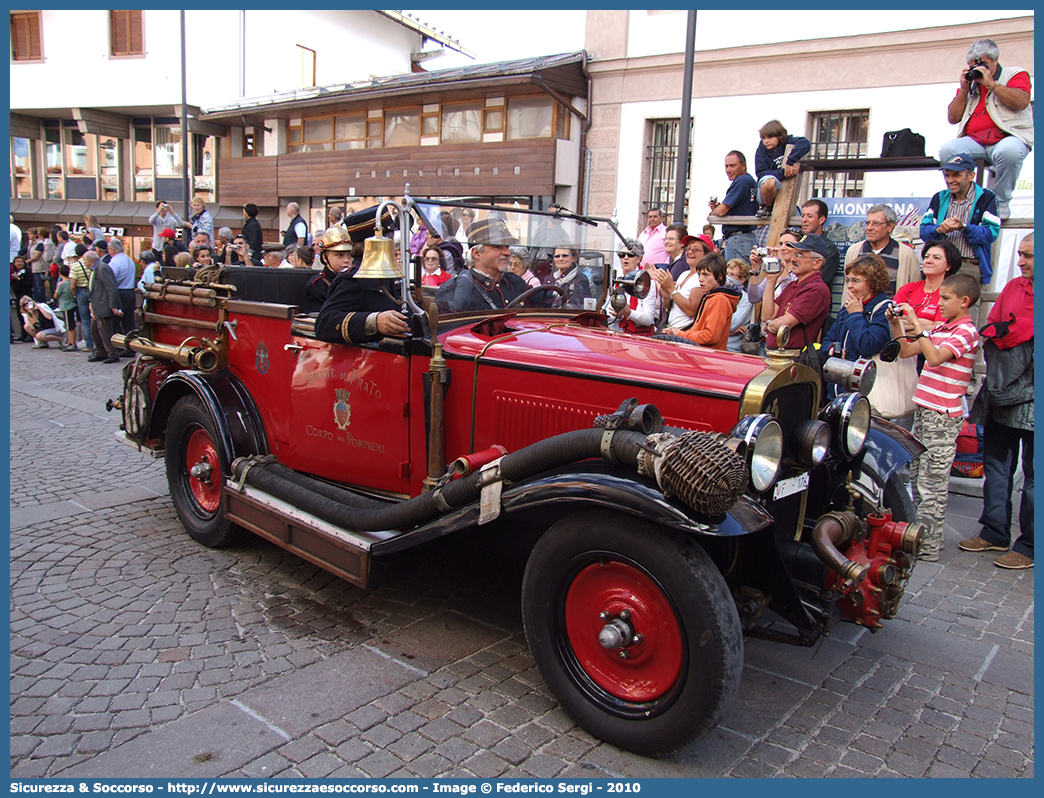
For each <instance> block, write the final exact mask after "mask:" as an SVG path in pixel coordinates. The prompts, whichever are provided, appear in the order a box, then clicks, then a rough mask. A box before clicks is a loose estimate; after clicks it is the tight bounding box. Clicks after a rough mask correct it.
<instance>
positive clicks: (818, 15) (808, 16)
mask: <svg viewBox="0 0 1044 798" xmlns="http://www.w3.org/2000/svg"><path fill="white" fill-rule="evenodd" d="M687 14H688V12H687V11H631V12H629V24H630V27H629V29H628V34H627V56H628V58H639V57H641V56H648V55H661V54H663V53H680V52H683V51H684V50H685V21H686V17H687ZM1027 14H1032V11H1028V10H1026V9H1023V10H1019V11H998V10H996V9H988V8H981V9H947V10H946V11H945V12H943V13H940V11H939V10H937V9H926V10H920V11H917V10H912V9H903V10H901V11H900V10H899V9H891V8H890V9H886V10H883V11H882V10H881V9H877V8H874V9H872V10H851V11H844V10H838V9H817V10H815V11H791V10H780V11H777V12H770V11H766V10H765V9H759V10H749V11H744V10H737V9H734V8H728V9H714V10H709V11H708V10H704V9H700V10H699V11H697V13H696V50H697V51H701V50H717V49H724V48H726V47H742V46H744V45H751V44H770V43H780V42H789V41H794V40H795V39H797V38H799V37H800V38H806V39H807V38H810V37H812V36H814V37H816V38H817V39H822V38H829V37H832V36H850V35H852V34H854V33H862V34H867V33H885V32H888V31H901V30H918V29H920V28H932V27H938V26H939V25H960V24H964V23H974V22H987V21H989V20H994V19H1008V18H1012V17H1021V16H1026V15H1027ZM759 21H761V22H764V23H766V24H759ZM768 23H772V24H768ZM983 36H989V33H988V32H984V33H983ZM903 127H906V126H905V125H904V126H903Z"/></svg>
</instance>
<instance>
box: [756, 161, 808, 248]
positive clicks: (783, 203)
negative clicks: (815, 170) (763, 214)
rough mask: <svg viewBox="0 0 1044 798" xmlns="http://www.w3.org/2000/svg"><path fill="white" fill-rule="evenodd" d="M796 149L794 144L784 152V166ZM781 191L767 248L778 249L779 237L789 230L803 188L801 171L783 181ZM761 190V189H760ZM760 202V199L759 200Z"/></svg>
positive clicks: (773, 210) (774, 208) (774, 204)
mask: <svg viewBox="0 0 1044 798" xmlns="http://www.w3.org/2000/svg"><path fill="white" fill-rule="evenodd" d="M793 149H794V145H793V144H788V145H787V146H786V149H784V150H783V164H784V166H785V165H786V163H787V158H788V157H790V153H791V151H792V150H793ZM798 168H799V169H800V168H801V165H800V161H799V162H798ZM781 182H782V186H780V189H779V191H777V192H776V199H775V200H774V201H773V203H772V222H771V223H770V224H769V234H768V242H767V246H770V247H778V246H779V237H780V236H781V235H783V231H784V230H786V229H787V220H788V219H790V209H791V208H793V207H794V198H795V197H797V195H798V189H799V188H800V187H801V172H800V171H799V172H798V173H797V174H796V175H794V176H793V177H786V178H784V179H783V180H782V181H781ZM759 190H760V189H759ZM758 201H759V202H760V201H761V200H760V197H759V199H758Z"/></svg>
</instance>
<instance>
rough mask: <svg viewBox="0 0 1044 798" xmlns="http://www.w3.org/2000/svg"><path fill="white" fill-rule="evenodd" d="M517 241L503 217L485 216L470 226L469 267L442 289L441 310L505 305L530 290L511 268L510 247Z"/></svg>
mask: <svg viewBox="0 0 1044 798" xmlns="http://www.w3.org/2000/svg"><path fill="white" fill-rule="evenodd" d="M517 243H518V240H517V239H516V238H515V237H514V236H513V235H511V231H510V230H508V227H507V225H506V224H505V223H504V221H503V220H502V219H497V218H495V217H494V218H490V219H483V220H482V221H479V222H475V223H474V224H472V225H471V226H470V227H468V244H470V245H471V250H470V251H469V252H468V266H469V268H467V269H463V270H461V271H460V272H459V273H458V274H457V275H456V276H455V277H454V278H453V279H452V280H448V281H447V282H445V283H443V284H442V286H441V287H440V288H439V290H438V293H436V294H435V301H436V302H438V304H439V309H440V310H447V311H448V312H450V313H457V312H459V311H462V310H487V309H498V308H504V307H507V305H508V303H510V302H511V301H512V300H514V299H516V298H518V297H519V296H520V295H521V294H522V293H524V292H525V291H527V290H528V289H529V285H528V284H527V283H526V281H525V280H523V279H522V278H521V277H519V276H518V275H517V274H513V273H512V272H510V271H508V265H509V258H508V255H509V252H508V247H509V246H512V245H514V244H517Z"/></svg>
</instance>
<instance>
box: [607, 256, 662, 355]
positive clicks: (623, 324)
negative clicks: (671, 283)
mask: <svg viewBox="0 0 1044 798" xmlns="http://www.w3.org/2000/svg"><path fill="white" fill-rule="evenodd" d="M616 254H617V255H618V256H619V257H620V273H621V274H623V275H624V277H626V278H628V279H634V278H635V277H637V276H638V274H639V273H640V269H641V262H642V258H643V257H645V247H644V246H643V245H642V243H641V242H640V241H638V240H637V239H634V238H628V239H627V240H626V241H624V246H623V248H622V249H621V250H620V251H619V252H618V253H616ZM647 268H648V270H649V271H651V270H652V268H654V267H647ZM627 300H628V302H627V304H626V305H625V306H624V307H623V308H622V309H621V310H620V313H619V314H617V313H616V312H615V311H614V310H613V307H612V304H611V302H607V303H606V307H605V313H606V315H607V316H608V317H609V327H610V329H613V330H619V331H620V332H629V333H633V334H635V335H652V334H653V333H654V332H656V325H657V323H658V322H659V320H660V291H659V285H657V283H656V281H655V280H653V281H651V283H650V285H649V293H648V294H646V295H645V298H644V299H638V298H637V297H633V296H628V297H627Z"/></svg>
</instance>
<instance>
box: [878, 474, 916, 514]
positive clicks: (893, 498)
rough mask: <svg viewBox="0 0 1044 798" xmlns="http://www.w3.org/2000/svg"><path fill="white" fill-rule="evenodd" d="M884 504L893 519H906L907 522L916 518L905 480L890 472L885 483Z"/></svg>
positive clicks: (914, 507)
mask: <svg viewBox="0 0 1044 798" xmlns="http://www.w3.org/2000/svg"><path fill="white" fill-rule="evenodd" d="M884 506H885V507H886V508H887V509H889V510H891V511H892V520H893V521H906V522H907V523H909V524H912V523H914V522H915V521H916V520H917V507H916V506H915V505H914V503H913V499H911V498H910V493H909V491H907V489H906V482H904V481H903V480H902V479H900V478H899V477H898V476H897V475H895V474H892V476H890V477H889V478H888V482H886V483H885V489H884Z"/></svg>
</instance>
